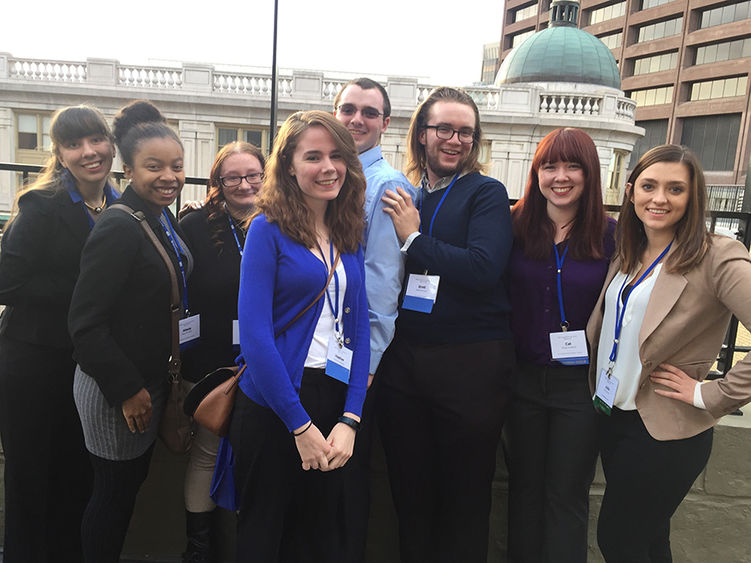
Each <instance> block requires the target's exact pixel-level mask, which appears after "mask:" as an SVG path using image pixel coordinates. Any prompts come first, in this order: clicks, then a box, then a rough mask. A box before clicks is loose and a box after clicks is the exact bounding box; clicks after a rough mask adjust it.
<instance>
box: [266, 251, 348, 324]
mask: <svg viewBox="0 0 751 563" xmlns="http://www.w3.org/2000/svg"><path fill="white" fill-rule="evenodd" d="M339 255H340V253H339V251H338V250H337V251H336V256H335V257H334V262H333V263H332V264H331V270H330V271H329V277H328V279H327V280H326V284H325V285H324V286H323V289H322V290H321V291H320V293H319V294H318V295H316V297H315V299H313V301H311V302H310V303H308V306H307V307H305V309H303V310H302V311H300V312H299V313H297V315H295V318H294V319H292V320H291V321H289V322H288V323H287V324H286V325H285V326H284V328H283V329H282V330H280V331H279V332H277V333H276V337H277V338H278V337H279V336H281V335H282V334H284V333H285V332H287V329H288V328H289V327H291V326H292V325H293V324H295V321H297V319H299V318H300V317H302V316H303V315H304V314H305V313H307V312H308V309H310V308H311V307H312V306H313V305H315V304H316V303H318V300H319V299H320V298H321V297H323V294H324V293H326V289H328V287H329V284H330V283H331V278H333V277H334V272H335V271H336V267H337V265H338V264H339Z"/></svg>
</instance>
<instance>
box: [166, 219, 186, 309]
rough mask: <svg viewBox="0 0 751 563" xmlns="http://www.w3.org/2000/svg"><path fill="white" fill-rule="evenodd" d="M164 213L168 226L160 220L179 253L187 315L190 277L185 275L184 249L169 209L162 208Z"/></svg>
mask: <svg viewBox="0 0 751 563" xmlns="http://www.w3.org/2000/svg"><path fill="white" fill-rule="evenodd" d="M162 215H164V220H165V222H166V223H167V226H165V225H164V223H162V222H161V221H159V222H160V223H161V224H162V228H163V229H164V232H165V234H166V235H167V238H168V239H169V241H170V243H172V249H173V250H174V251H175V254H176V255H177V265H178V266H180V274H181V275H182V277H183V310H184V312H185V315H186V316H187V314H188V279H187V278H186V277H185V264H183V256H182V250H183V249H182V248H181V247H180V241H179V240H178V239H177V235H176V234H175V230H174V229H173V228H172V222H171V221H170V220H169V215H167V211H165V210H162ZM167 227H169V228H167Z"/></svg>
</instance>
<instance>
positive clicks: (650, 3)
mask: <svg viewBox="0 0 751 563" xmlns="http://www.w3.org/2000/svg"><path fill="white" fill-rule="evenodd" d="M672 1H673V0H642V3H641V9H642V10H646V9H647V8H655V7H657V6H662V5H663V4H667V3H668V2H672Z"/></svg>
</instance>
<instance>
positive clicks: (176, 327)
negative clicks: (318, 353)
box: [109, 203, 297, 382]
mask: <svg viewBox="0 0 751 563" xmlns="http://www.w3.org/2000/svg"><path fill="white" fill-rule="evenodd" d="M109 209H119V210H120V211H124V212H125V213H128V214H129V215H130V216H131V217H133V218H134V219H135V220H136V221H138V223H139V224H140V225H141V227H142V228H143V232H144V233H145V234H146V237H147V238H148V239H149V240H150V241H151V243H152V244H153V245H154V248H156V251H157V252H158V253H159V256H161V257H162V260H164V264H165V266H167V271H168V272H169V277H170V284H171V288H170V293H171V295H170V300H171V301H172V303H171V304H170V313H171V317H172V353H171V355H170V359H169V368H168V371H169V375H170V380H171V381H172V382H174V381H177V380H179V379H180V365H181V360H180V289H179V288H178V285H177V273H176V272H175V267H174V266H173V264H172V260H170V258H169V256H168V255H167V251H166V250H164V246H162V244H161V243H160V242H159V239H157V238H156V235H155V234H154V231H152V230H151V227H149V224H148V222H147V221H146V220H145V219H146V215H144V213H143V211H133V209H131V208H130V207H128V206H127V205H125V204H124V203H115V204H113V205H110V206H109ZM295 320H297V319H295ZM285 328H286V327H285Z"/></svg>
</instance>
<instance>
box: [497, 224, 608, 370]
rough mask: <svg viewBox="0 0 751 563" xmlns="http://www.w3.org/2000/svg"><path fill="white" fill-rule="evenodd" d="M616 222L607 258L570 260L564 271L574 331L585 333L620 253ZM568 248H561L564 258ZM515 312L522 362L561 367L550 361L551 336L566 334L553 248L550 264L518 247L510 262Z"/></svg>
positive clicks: (567, 310) (518, 353)
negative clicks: (613, 258) (612, 261)
mask: <svg viewBox="0 0 751 563" xmlns="http://www.w3.org/2000/svg"><path fill="white" fill-rule="evenodd" d="M614 234H615V221H614V220H613V219H610V218H608V226H607V229H606V231H605V236H604V238H603V246H604V250H605V257H604V258H601V259H600V260H585V261H582V260H574V259H573V258H571V256H570V255H567V256H566V259H565V261H564V263H563V268H562V270H561V281H562V287H563V306H564V312H565V314H566V320H567V321H568V323H569V330H584V329H585V328H586V326H587V321H588V320H589V316H590V315H591V314H592V310H593V309H594V307H595V303H596V302H597V298H598V297H599V295H600V290H601V289H602V284H603V283H604V282H605V275H606V274H607V272H608V264H609V263H610V258H611V256H612V255H613V252H614V251H615V239H614ZM565 246H566V244H565V242H564V243H560V244H559V245H558V252H559V254H561V255H562V254H563V249H564V248H565ZM509 271H510V276H511V280H510V282H511V283H510V288H511V289H510V293H511V304H512V307H513V312H512V316H511V329H512V331H513V333H514V342H515V344H516V357H517V359H518V360H519V361H520V362H527V363H533V364H542V365H546V364H553V365H560V364H558V362H556V361H553V360H552V359H551V358H550V337H549V336H548V335H549V334H550V333H551V332H560V330H561V314H560V309H559V307H558V286H557V282H556V264H555V254H554V253H553V248H552V245H551V248H550V254H549V255H548V257H547V259H545V260H542V261H539V260H532V259H530V258H528V257H527V256H525V255H524V252H523V251H522V249H521V248H520V247H519V245H518V244H517V242H516V240H515V241H514V246H513V248H512V250H511V258H510V261H509Z"/></svg>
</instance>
